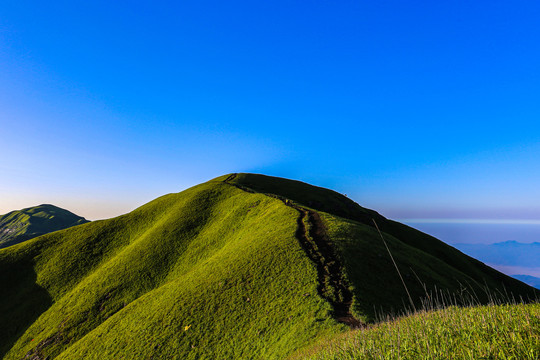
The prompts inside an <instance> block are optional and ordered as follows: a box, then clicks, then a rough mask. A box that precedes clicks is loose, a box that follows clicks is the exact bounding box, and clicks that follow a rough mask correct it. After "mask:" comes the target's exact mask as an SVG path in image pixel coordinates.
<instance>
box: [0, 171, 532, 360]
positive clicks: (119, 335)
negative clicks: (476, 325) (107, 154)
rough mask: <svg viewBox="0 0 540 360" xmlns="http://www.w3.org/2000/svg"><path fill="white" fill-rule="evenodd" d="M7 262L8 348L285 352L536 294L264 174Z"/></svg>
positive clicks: (27, 352) (52, 240)
mask: <svg viewBox="0 0 540 360" xmlns="http://www.w3.org/2000/svg"><path fill="white" fill-rule="evenodd" d="M28 216H29V215H28ZM83 221H84V220H83ZM390 254H391V255H390ZM396 267H397V269H396ZM398 269H399V272H398ZM0 274H1V276H0V294H2V295H1V296H0V324H1V325H0V358H3V359H6V360H9V359H53V358H56V359H66V360H67V359H284V358H286V357H287V356H289V355H291V353H292V352H294V351H295V350H297V349H300V348H303V347H305V346H308V345H310V344H314V342H316V341H318V340H319V339H322V338H328V337H329V336H335V335H336V334H340V333H342V332H344V331H346V330H348V329H349V328H357V327H362V326H365V325H367V324H368V323H373V322H374V321H376V320H377V319H381V318H385V317H386V316H387V315H390V314H400V313H401V314H402V313H404V312H406V311H408V310H410V309H412V308H418V309H420V308H421V307H422V306H423V305H425V304H432V305H433V306H439V305H444V304H470V301H474V303H478V304H481V303H487V302H489V301H490V300H491V297H492V296H493V297H497V296H498V294H506V293H509V294H510V293H511V294H513V295H515V297H516V298H523V299H537V298H538V297H539V296H540V292H539V291H537V290H535V289H533V288H532V287H530V286H528V285H526V284H524V283H523V282H521V281H518V280H516V279H513V278H511V277H508V276H506V275H504V274H502V273H500V272H498V271H496V270H494V269H492V268H490V267H489V266H486V265H485V264H483V263H481V262H480V261H477V260H475V259H473V258H472V257H470V256H467V255H465V254H463V253H462V252H460V251H458V250H456V249H455V248H453V247H451V246H449V245H447V244H445V243H443V242H441V241H439V240H437V239H436V238H434V237H431V236H429V235H427V234H424V233H422V232H420V231H418V230H415V229H413V228H411V227H409V226H406V225H403V224H401V223H398V222H395V221H392V220H389V219H387V218H385V217H383V216H382V215H380V214H379V213H377V212H376V211H373V210H369V209H366V208H363V207H361V206H360V205H358V204H356V203H355V202H354V201H352V200H350V199H349V198H347V197H346V196H343V195H341V194H339V193H337V192H335V191H332V190H329V189H324V188H320V187H316V186H312V185H309V184H306V183H302V182H299V181H293V180H288V179H282V178H276V177H269V176H263V175H256V174H229V175H224V176H221V177H218V178H215V179H213V180H210V181H208V182H206V183H203V184H200V185H197V186H194V187H192V188H189V189H187V190H185V191H182V192H180V193H173V194H168V195H164V196H162V197H159V198H157V199H155V200H153V201H151V202H149V203H148V204H146V205H143V206H141V207H139V208H138V209H135V210H134V211H132V212H130V213H128V214H125V215H122V216H119V217H116V218H112V219H107V220H101V221H94V222H90V223H88V224H83V225H80V226H75V227H71V228H69V229H66V230H63V231H56V232H53V233H49V234H46V235H42V236H39V237H37V238H35V239H33V240H31V241H26V242H23V243H22V244H20V245H17V246H11V247H8V248H5V249H1V250H0ZM508 300H509V299H508ZM502 301H505V299H502ZM446 334H448V332H446ZM413 355H414V354H413ZM415 356H416V355H415Z"/></svg>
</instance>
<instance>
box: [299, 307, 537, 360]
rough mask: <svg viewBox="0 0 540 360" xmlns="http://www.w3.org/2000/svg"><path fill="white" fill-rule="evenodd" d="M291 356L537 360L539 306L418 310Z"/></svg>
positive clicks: (323, 359) (346, 359)
mask: <svg viewBox="0 0 540 360" xmlns="http://www.w3.org/2000/svg"><path fill="white" fill-rule="evenodd" d="M294 358H295V359H310V360H352V359H367V360H375V359H381V360H383V359H384V360H388V359H402V360H407V359H411V360H416V359H426V360H428V359H429V360H431V359H455V360H458V359H501V360H502V359H508V360H510V359H520V360H537V359H539V358H540V305H539V304H529V305H523V304H518V305H488V306H479V307H470V308H458V307H449V308H446V309H443V310H438V311H429V312H425V311H422V312H420V313H417V314H414V315H411V316H406V317H402V318H398V319H395V320H392V321H388V322H384V323H381V324H378V325H375V326H372V327H370V328H367V329H361V330H356V331H351V332H349V333H347V334H345V335H342V336H340V337H337V338H335V339H333V340H326V341H324V342H321V343H319V344H317V345H316V346H314V347H313V348H311V349H308V350H305V351H304V352H303V353H301V354H297V355H295V356H294Z"/></svg>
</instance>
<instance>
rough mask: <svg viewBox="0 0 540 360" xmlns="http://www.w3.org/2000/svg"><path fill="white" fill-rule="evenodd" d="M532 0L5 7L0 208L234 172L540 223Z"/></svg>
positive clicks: (538, 69)
mask: <svg viewBox="0 0 540 360" xmlns="http://www.w3.org/2000/svg"><path fill="white" fill-rule="evenodd" d="M538 19H540V3H539V2H538V1H527V0H525V1H519V2H515V1H497V0H490V1H460V0H458V1H450V2H441V1H433V2H426V1H326V0H325V1H323V0H319V1H312V2H307V1H271V2H266V3H264V2H260V1H257V2H253V1H204V0H200V1H184V2H176V1H174V2H173V1H171V2H166V1H148V2H142V1H86V2H82V1H54V0H53V1H46V2H43V1H24V0H18V1H11V0H6V1H2V2H0V152H1V154H2V156H1V157H0V214H2V213H6V212H8V211H10V210H13V209H20V208H23V207H28V206H33V205H37V204H40V203H52V204H55V205H58V206H61V207H64V208H67V209H69V210H71V211H74V212H75V213H77V214H79V215H81V216H85V217H87V218H89V219H99V218H107V217H111V216H116V215H119V214H122V213H125V212H128V211H130V210H132V209H133V208H135V207H137V206H139V205H141V204H143V203H145V202H147V201H149V200H152V199H153V198H155V197H157V196H160V195H163V194H165V193H170V192H178V191H181V190H183V189H185V188H187V187H189V186H192V185H195V184H197V183H200V182H203V181H206V180H208V179H210V178H213V177H216V176H219V175H221V174H224V173H230V172H258V173H265V174H270V175H276V176H283V177H288V178H294V179H299V180H303V181H307V182H310V183H313V184H316V185H320V186H325V187H331V188H333V189H335V190H337V191H340V192H342V193H346V194H347V195H348V196H349V197H351V198H352V199H354V200H356V201H357V202H358V203H360V204H361V205H363V206H366V207H369V208H373V209H375V210H378V211H379V212H381V213H382V214H383V215H386V216H389V217H392V218H398V219H399V218H445V219H448V218H450V219H452V218H459V219H478V218H480V219H507V220H509V219H510V220H513V219H518V220H523V219H525V220H527V219H528V220H538V219H540V186H539V184H540V41H539V39H540V26H539V23H538Z"/></svg>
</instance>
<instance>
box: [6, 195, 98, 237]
mask: <svg viewBox="0 0 540 360" xmlns="http://www.w3.org/2000/svg"><path fill="white" fill-rule="evenodd" d="M87 222H88V220H86V219H85V218H83V217H80V216H77V215H75V214H73V213H72V212H70V211H67V210H65V209H62V208H59V207H57V206H54V205H48V204H43V205H39V206H34V207H29V208H26V209H22V210H16V211H11V212H9V213H7V214H5V215H2V216H0V248H4V247H7V246H11V245H15V244H18V243H20V242H23V241H26V240H28V239H32V238H34V237H36V236H40V235H44V234H48V233H50V232H53V231H57V230H62V229H65V228H68V227H72V226H75V225H80V224H84V223H87Z"/></svg>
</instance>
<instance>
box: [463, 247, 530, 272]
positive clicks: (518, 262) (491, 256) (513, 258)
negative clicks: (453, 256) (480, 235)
mask: <svg viewBox="0 0 540 360" xmlns="http://www.w3.org/2000/svg"><path fill="white" fill-rule="evenodd" d="M454 246H455V247H457V248H458V249H459V250H461V251H463V252H464V253H466V254H468V255H470V256H472V257H474V258H477V259H478V260H480V261H483V262H485V263H489V264H496V265H505V266H521V267H540V242H533V243H520V242H517V241H504V242H499V243H494V244H455V245H454Z"/></svg>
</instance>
